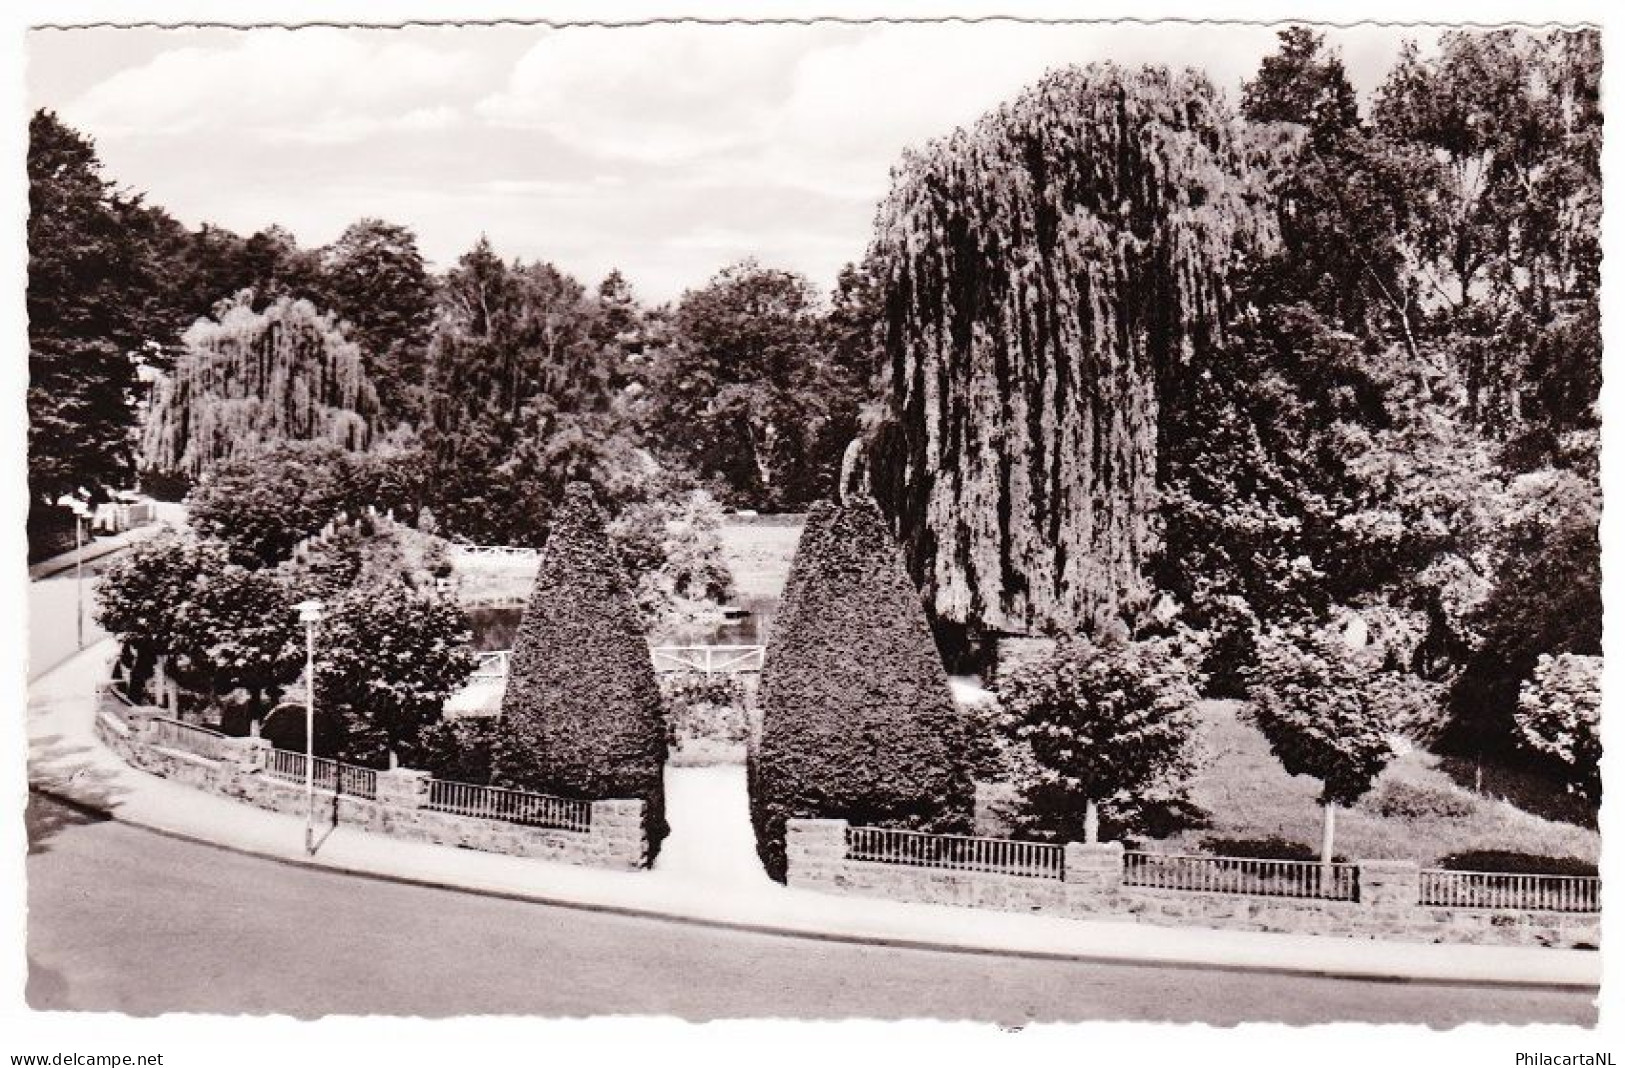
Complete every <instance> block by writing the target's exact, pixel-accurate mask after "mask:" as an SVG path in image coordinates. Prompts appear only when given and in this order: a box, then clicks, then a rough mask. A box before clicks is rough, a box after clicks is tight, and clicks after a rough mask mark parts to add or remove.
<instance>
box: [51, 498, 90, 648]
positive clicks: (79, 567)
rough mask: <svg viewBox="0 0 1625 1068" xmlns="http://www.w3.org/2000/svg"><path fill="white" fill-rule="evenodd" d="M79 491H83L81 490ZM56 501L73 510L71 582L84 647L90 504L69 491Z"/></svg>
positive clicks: (81, 641) (79, 634) (80, 644)
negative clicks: (86, 546)
mask: <svg viewBox="0 0 1625 1068" xmlns="http://www.w3.org/2000/svg"><path fill="white" fill-rule="evenodd" d="M80 492H83V491H82V490H81V491H80ZM56 503H57V504H58V505H60V506H62V507H64V508H67V509H69V510H70V511H72V512H73V584H74V598H75V600H76V601H77V604H78V617H77V627H78V630H77V634H78V638H79V648H81V649H83V648H84V647H85V561H84V555H85V554H84V544H85V520H86V519H88V518H90V505H88V504H86V503H85V501H84V499H83V498H81V497H76V496H74V495H73V494H71V493H64V494H63V495H62V496H60V497H58V498H57V499H56Z"/></svg>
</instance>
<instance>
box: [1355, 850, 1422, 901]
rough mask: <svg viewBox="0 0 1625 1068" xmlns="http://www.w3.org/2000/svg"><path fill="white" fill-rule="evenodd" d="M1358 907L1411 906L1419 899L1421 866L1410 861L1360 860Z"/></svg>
mask: <svg viewBox="0 0 1625 1068" xmlns="http://www.w3.org/2000/svg"><path fill="white" fill-rule="evenodd" d="M1357 867H1358V868H1359V871H1360V906H1361V907H1362V908H1375V909H1395V908H1415V907H1416V906H1417V905H1418V904H1419V903H1420V902H1421V900H1422V869H1421V866H1420V865H1418V864H1417V863H1416V862H1415V861H1411V860H1362V861H1359V862H1357Z"/></svg>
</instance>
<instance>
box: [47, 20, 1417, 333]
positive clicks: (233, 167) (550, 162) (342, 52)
mask: <svg viewBox="0 0 1625 1068" xmlns="http://www.w3.org/2000/svg"><path fill="white" fill-rule="evenodd" d="M1326 34H1327V39H1328V41H1329V43H1331V44H1332V45H1333V46H1334V47H1336V48H1338V49H1339V50H1340V51H1341V52H1342V55H1343V58H1344V62H1345V65H1346V66H1347V68H1348V71H1349V75H1350V78H1351V80H1352V81H1353V82H1354V85H1355V88H1356V89H1357V90H1359V91H1360V92H1361V94H1362V96H1363V97H1368V96H1369V94H1370V92H1371V91H1372V90H1373V89H1374V88H1375V87H1376V86H1377V85H1378V84H1379V83H1380V82H1381V80H1382V78H1383V76H1384V75H1385V73H1386V72H1387V70H1388V68H1389V66H1390V65H1391V64H1392V62H1393V60H1394V57H1395V56H1396V55H1397V53H1398V49H1399V47H1400V44H1401V42H1402V41H1403V40H1404V39H1407V38H1409V39H1417V40H1419V41H1420V42H1421V44H1422V45H1423V47H1424V50H1426V49H1427V47H1428V46H1430V44H1431V42H1432V41H1433V39H1434V37H1435V36H1436V31H1432V30H1428V29H1426V28H1420V29H1419V28H1416V27H1403V28H1401V27H1383V26H1363V27H1357V28H1348V29H1334V28H1328V29H1327V30H1326ZM1275 45H1276V37H1275V29H1274V28H1271V27H1268V26H1262V25H1245V24H1224V25H1215V24H1196V23H1164V24H1157V25H1149V26H1148V25H1125V24H1120V23H1119V24H1105V23H1094V24H1042V23H1031V22H1027V23H1016V22H1006V23H993V24H978V25H966V24H943V23H909V24H902V25H897V24H891V25H846V24H839V23H819V24H815V25H811V26H804V25H730V26H703V25H681V24H678V25H674V24H664V25H652V26H635V27H617V28H597V27H586V26H572V27H564V28H558V29H550V28H546V27H540V26H529V27H527V26H430V27H411V28H402V29H377V28H346V29H337V28H325V27H307V28H299V29H282V28H275V27H273V28H259V29H251V30H232V29H156V28H142V29H118V28H91V29H73V30H34V31H31V32H30V34H29V40H28V93H29V98H30V105H31V110H32V108H38V107H46V108H50V109H53V110H55V111H56V112H57V113H58V114H59V115H60V116H61V117H62V119H63V120H64V121H65V122H67V123H68V124H69V125H71V126H73V127H74V128H76V129H78V130H79V131H81V132H82V133H84V134H87V135H89V136H90V137H92V138H93V139H94V140H95V142H96V145H97V149H98V151H99V153H100V155H101V158H102V160H103V162H104V164H105V166H106V173H107V175H108V176H109V177H110V178H112V179H114V180H115V181H117V182H118V183H119V184H120V185H121V186H123V187H125V188H127V189H129V190H132V191H138V192H143V193H145V194H146V195H147V197H148V199H149V201H150V202H153V203H156V204H159V205H161V206H163V207H164V208H166V209H167V210H168V211H169V212H170V213H171V214H173V215H174V216H175V217H176V218H178V219H180V220H181V221H182V222H184V223H186V224H187V225H190V226H197V225H198V224H200V223H202V222H205V221H208V222H212V223H215V224H217V225H221V226H225V227H228V228H230V229H232V230H235V231H237V232H239V233H242V234H245V235H246V234H249V233H252V232H254V231H256V230H259V229H262V228H264V227H266V226H268V225H271V224H273V223H275V224H279V225H281V226H284V227H286V228H287V229H289V230H291V231H292V232H293V233H294V235H295V236H296V237H297V238H298V239H299V241H300V244H301V245H304V246H307V247H314V246H319V245H323V244H327V243H328V242H330V241H332V240H333V239H334V238H335V237H337V236H338V234H339V233H340V232H341V231H342V230H343V229H344V227H345V226H346V225H347V224H349V223H350V222H352V221H354V220H356V219H358V218H362V217H366V216H376V217H382V218H385V219H388V220H390V221H392V222H398V223H403V224H405V225H407V226H410V227H411V228H412V229H413V230H414V231H415V232H416V233H417V235H418V240H419V245H420V248H421V249H422V251H423V253H424V255H425V257H426V258H427V259H428V260H429V261H430V262H431V264H432V265H434V266H436V267H446V266H450V265H451V264H452V263H454V262H455V261H456V259H457V257H458V256H459V255H461V254H462V253H463V252H465V251H467V250H468V249H469V248H470V247H471V246H472V245H473V244H474V242H475V241H476V240H478V238H479V237H480V235H481V234H485V235H487V236H489V238H490V240H491V242H492V244H493V245H494V246H495V248H496V249H497V251H498V252H499V253H500V254H502V255H503V256H505V257H520V258H524V259H544V260H548V261H551V262H553V263H555V264H557V265H558V266H560V267H561V268H563V269H565V270H567V271H569V272H570V273H572V274H574V275H575V276H576V277H578V278H580V279H581V280H583V281H584V282H586V283H587V284H589V285H591V284H595V283H596V282H597V280H598V279H600V278H602V277H603V276H604V275H605V274H606V273H608V271H609V270H610V269H612V268H619V269H620V270H621V271H622V273H623V274H625V275H626V277H627V278H628V279H629V280H630V281H631V282H632V284H633V287H634V290H635V291H636V292H637V293H638V294H639V296H641V297H642V298H643V299H645V300H648V301H651V302H661V301H666V300H670V299H673V298H675V297H677V296H679V295H680V294H681V293H682V292H683V291H684V290H686V289H690V288H695V287H698V286H701V285H703V284H705V282H706V281H707V280H708V279H709V278H710V277H711V276H712V275H714V274H715V273H716V272H717V271H718V270H719V269H721V268H723V267H724V266H726V265H728V264H730V263H733V262H736V261H738V260H740V259H742V258H745V257H754V258H756V259H757V260H759V261H760V262H762V263H764V264H767V265H770V266H774V267H783V268H789V269H793V270H797V271H800V272H802V273H803V274H805V275H807V276H808V277H809V278H810V279H811V280H812V281H813V282H814V284H815V285H817V286H818V287H820V288H821V289H824V290H826V291H827V289H828V288H829V287H830V285H831V284H832V283H833V281H834V278H835V275H836V273H837V271H838V270H839V268H840V267H841V265H842V264H844V263H847V262H850V261H853V260H856V259H858V258H860V257H861V256H862V254H863V250H864V247H865V246H866V244H867V242H868V238H869V232H870V228H871V226H872V223H873V219H874V213H875V208H876V206H877V204H878V203H879V202H880V200H881V199H882V198H883V197H884V195H885V193H886V191H887V189H888V187H889V181H890V179H889V174H890V169H891V167H892V165H893V164H894V163H895V162H896V161H897V160H898V159H899V157H900V156H901V154H902V152H903V151H904V149H905V148H906V147H908V146H914V145H921V144H924V143H925V142H927V141H929V140H932V139H935V138H937V137H940V136H944V135H947V134H948V133H950V132H951V131H952V130H953V129H954V128H955V127H957V126H963V125H969V124H970V123H973V122H974V121H975V120H976V119H977V118H978V117H979V116H981V115H982V114H984V113H986V112H987V111H989V110H991V109H992V108H994V107H995V106H996V105H998V104H999V103H1000V102H1001V101H1004V100H1007V99H1010V98H1011V97H1013V96H1015V95H1016V94H1017V93H1019V91H1020V90H1021V89H1022V87H1024V86H1026V85H1029V84H1031V83H1032V82H1034V81H1036V80H1037V79H1038V78H1039V77H1040V76H1041V75H1042V74H1043V73H1044V72H1045V71H1046V70H1047V69H1050V68H1052V67H1057V66H1063V65H1066V64H1071V63H1087V62H1092V61H1097V60H1108V59H1109V60H1112V61H1115V62H1117V63H1120V64H1123V65H1130V66H1133V65H1139V64H1147V63H1150V64H1161V65H1167V66H1172V67H1184V66H1192V67H1196V68H1198V69H1201V70H1204V71H1205V72H1206V73H1207V74H1208V76H1209V77H1210V78H1211V79H1212V80H1213V82H1214V83H1215V84H1216V85H1217V86H1219V87H1220V88H1221V89H1222V90H1224V91H1225V92H1226V93H1227V94H1228V95H1229V97H1230V99H1231V100H1232V101H1235V100H1237V99H1238V98H1239V87H1240V84H1241V81H1242V80H1243V79H1244V78H1247V77H1250V76H1251V75H1252V74H1253V73H1254V72H1255V71H1256V70H1257V68H1258V64H1259V61H1260V60H1261V59H1262V58H1263V57H1264V56H1265V55H1266V54H1268V53H1270V52H1271V51H1273V50H1274V48H1275Z"/></svg>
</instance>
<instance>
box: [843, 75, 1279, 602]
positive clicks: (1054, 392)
mask: <svg viewBox="0 0 1625 1068" xmlns="http://www.w3.org/2000/svg"><path fill="white" fill-rule="evenodd" d="M1269 136H1281V135H1279V134H1270V133H1267V132H1260V133H1257V134H1254V133H1247V134H1243V133H1241V132H1239V130H1238V127H1237V124H1235V123H1234V121H1233V119H1232V117H1231V114H1230V112H1229V110H1228V108H1227V107H1226V105H1225V103H1224V101H1223V99H1222V97H1221V96H1220V95H1219V94H1218V93H1217V92H1215V90H1214V89H1213V87H1212V86H1211V85H1210V84H1209V83H1208V82H1207V81H1206V80H1205V79H1204V78H1203V77H1202V76H1200V75H1198V74H1196V73H1194V72H1188V71H1187V72H1185V73H1181V74H1171V73H1169V72H1168V71H1166V70H1163V69H1156V68H1146V69H1141V70H1137V71H1126V70H1123V69H1120V68H1118V67H1115V66H1112V65H1091V66H1089V67H1087V68H1070V69H1065V70H1060V71H1055V72H1052V73H1050V74H1049V75H1047V76H1046V77H1045V78H1044V79H1043V81H1041V82H1040V83H1038V84H1037V85H1036V86H1034V87H1032V88H1031V89H1029V90H1028V91H1026V92H1025V93H1024V94H1023V95H1022V96H1021V97H1020V98H1018V99H1016V100H1015V101H1014V102H1012V103H1009V104H1006V105H1004V106H1003V107H1001V108H999V109H998V110H996V111H994V112H992V113H990V114H989V115H987V116H985V117H984V118H983V119H982V120H981V121H980V122H978V123H977V124H976V125H975V127H974V128H972V129H970V130H968V131H966V130H960V131H957V132H956V133H955V134H954V135H953V136H951V137H948V138H946V139H944V140H941V141H938V142H935V143H933V144H931V145H929V146H928V147H926V148H925V149H924V150H923V151H919V152H911V153H909V154H908V155H906V156H905V157H904V159H903V161H902V162H901V164H900V165H899V166H898V167H897V168H896V169H895V170H894V172H893V185H892V190H891V193H890V195H889V196H888V198H887V199H886V200H885V201H884V202H883V204H882V205H881V208H880V210H879V212H878V216H877V230H876V236H875V240H874V243H873V245H872V247H871V249H870V269H871V270H872V271H873V272H874V273H875V275H876V277H877V279H878V283H879V285H880V287H881V291H882V308H883V310H882V312H881V315H882V322H881V324H880V328H879V329H880V332H881V335H882V337H883V342H884V346H885V349H886V354H887V358H888V360H889V378H888V381H887V398H886V405H885V409H884V412H883V415H882V417H881V419H880V421H879V423H878V425H877V426H876V428H875V429H874V430H873V432H872V435H871V437H870V438H869V440H868V442H867V448H866V450H865V454H866V465H867V468H868V470H867V476H868V478H869V480H870V481H871V484H872V489H873V492H874V494H875V496H876V497H877V499H878V500H879V501H880V503H881V506H882V508H883V510H884V511H885V512H886V513H887V516H888V518H889V520H890V521H891V522H892V524H893V526H894V527H895V528H896V529H897V530H898V532H899V534H900V536H901V539H902V541H903V543H904V545H905V548H906V551H907V556H908V560H909V565H910V568H911V570H912V571H913V572H914V575H915V578H916V579H917V581H919V582H920V584H921V587H922V589H923V590H924V591H925V594H926V596H927V599H928V602H929V605H930V608H931V610H932V613H933V615H934V616H935V617H936V619H937V620H938V622H939V624H940V623H943V622H946V623H949V624H958V625H962V626H963V627H965V628H967V629H969V630H970V631H973V632H974V631H994V632H1005V633H1035V632H1048V631H1071V630H1076V629H1079V628H1080V627H1087V626H1088V625H1089V623H1090V622H1091V621H1092V620H1094V619H1096V618H1098V616H1099V614H1100V613H1101V612H1102V611H1109V610H1111V609H1113V608H1114V607H1115V606H1116V605H1118V604H1119V603H1121V602H1122V601H1123V600H1124V599H1126V598H1131V597H1135V596H1138V595H1140V594H1142V593H1143V591H1144V582H1145V580H1144V578H1143V576H1142V569H1143V565H1144V564H1145V563H1146V560H1147V558H1148V556H1149V555H1150V553H1151V551H1152V550H1153V548H1154V547H1155V542H1156V524H1155V490H1156V472H1157V412H1158V405H1159V390H1160V389H1162V388H1163V383H1164V381H1165V376H1164V375H1163V373H1162V372H1163V370H1164V369H1165V368H1168V367H1172V366H1174V365H1176V364H1179V363H1181V362H1185V361H1189V360H1190V359H1191V358H1192V356H1193V355H1194V354H1196V353H1197V352H1199V351H1200V350H1201V349H1202V348H1203V347H1204V346H1212V345H1216V344H1220V343H1222V341H1223V336H1224V326H1225V322H1226V320H1227V319H1228V318H1229V317H1230V316H1231V314H1232V312H1233V309H1232V308H1231V307H1230V305H1231V304H1232V302H1233V301H1232V296H1231V290H1230V285H1229V277H1230V273H1231V271H1232V265H1233V263H1234V262H1235V261H1236V260H1237V257H1238V254H1244V253H1245V252H1246V251H1247V250H1249V249H1253V248H1259V247H1263V246H1265V245H1267V244H1269V243H1271V242H1273V241H1274V240H1275V237H1274V232H1273V228H1272V223H1271V216H1270V212H1269V210H1268V207H1267V191H1266V187H1265V182H1264V179H1263V174H1264V172H1266V171H1267V167H1265V166H1262V165H1261V164H1262V163H1267V160H1268V158H1269V157H1270V156H1271V155H1272V153H1273V152H1274V150H1275V149H1274V147H1273V146H1270V145H1267V144H1264V143H1262V141H1259V142H1255V141H1253V140H1252V138H1254V137H1257V138H1265V137H1269Z"/></svg>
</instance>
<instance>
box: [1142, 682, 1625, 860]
mask: <svg viewBox="0 0 1625 1068" xmlns="http://www.w3.org/2000/svg"><path fill="white" fill-rule="evenodd" d="M1243 709H1244V706H1243V705H1242V704H1241V703H1240V702H1236V701H1204V702H1202V704H1201V705H1200V706H1199V709H1198V711H1199V715H1200V717H1201V721H1202V735H1201V736H1202V743H1203V746H1204V748H1205V749H1206V750H1207V751H1208V753H1209V755H1210V759H1209V763H1208V764H1207V766H1206V767H1205V768H1204V769H1203V770H1202V772H1201V773H1199V775H1198V776H1197V778H1196V780H1195V781H1194V783H1193V785H1192V789H1191V800H1193V801H1194V802H1195V803H1196V804H1197V805H1199V806H1200V807H1201V808H1203V809H1204V810H1206V811H1207V812H1208V813H1209V818H1210V826H1208V827H1206V828H1203V829H1199V830H1187V831H1184V832H1181V833H1180V834H1178V835H1175V836H1173V837H1170V838H1166V839H1163V840H1161V841H1159V842H1156V843H1151V846H1152V848H1155V849H1158V850H1161V851H1179V852H1186V851H1188V852H1199V851H1202V850H1201V843H1202V842H1203V840H1204V839H1207V838H1239V839H1259V838H1268V837H1270V836H1279V837H1281V838H1284V839H1287V840H1288V841H1294V842H1299V843H1302V844H1303V845H1305V846H1309V847H1312V848H1315V849H1317V850H1318V848H1319V844H1320V828H1321V809H1320V806H1319V804H1318V803H1317V802H1316V800H1315V799H1316V797H1317V796H1318V794H1319V793H1320V782H1319V780H1317V779H1310V778H1308V777H1306V776H1296V777H1294V776H1291V775H1288V774H1287V773H1286V771H1285V770H1284V769H1283V768H1282V767H1281V765H1280V762H1279V761H1277V760H1276V759H1275V757H1274V756H1272V755H1271V754H1270V750H1269V743H1268V742H1266V741H1265V739H1264V736H1263V734H1261V733H1260V732H1259V731H1258V729H1257V728H1256V727H1253V726H1252V725H1251V724H1249V723H1247V722H1246V721H1245V720H1244V719H1243V718H1242V716H1241V713H1242V711H1243ZM1440 764H1441V761H1440V758H1439V757H1437V756H1435V755H1434V754H1432V753H1428V752H1425V751H1423V750H1420V749H1414V750H1411V751H1410V752H1407V753H1405V754H1403V755H1401V756H1400V757H1398V758H1396V759H1395V760H1394V762H1393V763H1392V764H1390V765H1389V766H1388V768H1387V769H1386V770H1385V771H1384V772H1383V773H1382V775H1381V777H1379V778H1378V780H1377V783H1376V785H1375V786H1374V787H1373V788H1372V790H1371V792H1370V793H1368V794H1366V796H1365V797H1363V798H1362V799H1361V800H1360V802H1359V803H1358V804H1356V805H1355V806H1354V807H1352V808H1349V809H1340V810H1339V811H1338V814H1337V836H1336V843H1335V850H1336V852H1337V853H1339V854H1340V855H1342V856H1345V857H1348V858H1351V859H1370V860H1375V859H1385V858H1387V859H1407V860H1416V861H1419V862H1421V863H1422V864H1433V863H1436V862H1437V861H1438V860H1439V859H1440V858H1442V857H1445V856H1448V855H1449V854H1452V853H1461V852H1466V851H1469V850H1509V851H1512V852H1518V853H1530V854H1536V855H1540V856H1550V857H1574V858H1578V859H1581V860H1585V861H1590V862H1593V863H1595V862H1596V860H1597V858H1598V854H1599V852H1600V850H1601V846H1602V839H1601V836H1600V835H1599V834H1598V833H1597V832H1596V831H1595V830H1590V829H1587V828H1585V827H1579V826H1576V825H1574V824H1570V823H1562V822H1558V821H1554V820H1547V819H1543V818H1541V817H1539V816H1536V815H1532V814H1530V813H1528V812H1525V811H1523V810H1521V809H1519V808H1517V807H1515V806H1513V805H1512V804H1510V803H1508V802H1507V801H1504V800H1500V799H1498V798H1494V797H1481V796H1478V795H1477V794H1475V793H1474V792H1473V791H1472V790H1471V789H1468V788H1465V787H1463V786H1460V785H1458V784H1457V783H1456V782H1455V781H1454V780H1452V779H1451V777H1450V776H1449V775H1447V774H1446V773H1445V771H1444V770H1443V768H1442V767H1441V766H1440ZM1400 792H1403V793H1404V794H1405V795H1408V796H1412V797H1415V796H1417V795H1418V794H1421V795H1424V796H1431V797H1434V798H1436V799H1437V802H1436V804H1434V805H1425V806H1423V807H1424V808H1434V809H1447V810H1459V811H1460V812H1461V814H1451V815H1441V814H1438V813H1437V812H1436V811H1435V812H1434V813H1432V814H1427V815H1406V816H1401V815H1387V816H1385V815H1382V814H1381V813H1380V812H1379V811H1378V810H1377V809H1378V804H1379V802H1380V799H1381V798H1382V797H1383V796H1384V795H1385V794H1388V793H1392V794H1398V793H1400Z"/></svg>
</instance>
